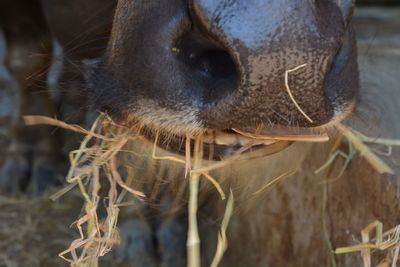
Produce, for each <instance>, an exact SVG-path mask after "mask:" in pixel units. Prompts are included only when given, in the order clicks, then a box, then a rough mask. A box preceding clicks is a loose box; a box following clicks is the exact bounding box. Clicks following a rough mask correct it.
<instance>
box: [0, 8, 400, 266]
mask: <svg viewBox="0 0 400 267" xmlns="http://www.w3.org/2000/svg"><path fill="white" fill-rule="evenodd" d="M355 21H356V28H357V33H358V36H359V47H360V48H359V53H360V58H361V59H360V65H361V72H362V77H364V78H365V77H367V76H368V77H369V78H368V82H367V83H364V85H365V86H378V87H379V84H380V81H381V80H382V79H385V80H388V81H389V82H391V83H393V86H397V87H398V85H399V84H400V71H399V69H400V67H399V65H400V64H399V63H400V8H390V9H380V8H362V9H359V10H358V12H357V14H356V19H355ZM385 58H391V59H393V58H398V61H397V62H399V63H398V64H397V67H396V64H394V65H393V68H390V69H392V72H391V73H376V72H374V71H370V69H371V68H366V67H365V66H366V65H367V64H368V65H369V64H375V65H377V66H378V65H380V64H393V62H395V61H393V60H392V61H386V60H385ZM371 77H374V80H375V82H373V81H371ZM384 104H385V103H383V105H384ZM391 110H394V109H391ZM385 128H387V129H391V131H388V132H387V136H386V137H392V138H400V136H398V135H397V136H396V133H400V123H399V124H398V125H387V127H385ZM385 135H386V134H385ZM1 144H2V140H0V145H1ZM0 163H1V159H0ZM50 194H51V192H49V193H47V194H45V195H43V196H41V197H40V198H28V197H23V196H21V197H15V196H13V197H11V196H6V195H0V267H6V266H7V267H18V266H30V267H36V266H41V267H45V266H68V264H67V263H66V262H64V261H63V260H62V259H60V258H59V257H58V256H57V255H58V254H59V253H60V252H61V251H63V250H65V249H66V248H67V247H68V246H69V244H70V242H71V241H72V240H74V239H75V238H77V237H78V233H77V231H76V228H75V227H70V226H71V225H72V224H73V223H74V222H75V221H76V219H77V218H78V217H79V214H80V213H81V207H82V203H83V202H82V200H81V198H80V196H79V194H78V193H77V192H73V191H72V192H70V193H68V194H67V195H65V196H64V197H62V198H61V199H60V200H58V201H56V202H53V201H51V200H49V198H48V197H49V195H50ZM114 260H116V258H115V256H113V255H110V256H108V257H107V259H105V260H104V262H103V264H102V266H111V265H110V264H111V262H112V261H114Z"/></svg>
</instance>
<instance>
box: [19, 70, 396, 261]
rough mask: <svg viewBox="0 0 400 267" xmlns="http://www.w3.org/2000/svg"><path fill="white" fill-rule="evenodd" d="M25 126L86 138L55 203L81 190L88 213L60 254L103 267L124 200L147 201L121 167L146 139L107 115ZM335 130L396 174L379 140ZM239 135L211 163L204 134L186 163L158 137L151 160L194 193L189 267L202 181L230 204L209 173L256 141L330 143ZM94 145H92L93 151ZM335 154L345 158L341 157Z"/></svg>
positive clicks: (222, 239) (195, 250)
mask: <svg viewBox="0 0 400 267" xmlns="http://www.w3.org/2000/svg"><path fill="white" fill-rule="evenodd" d="M301 67H304V66H303V65H302V66H299V67H297V68H296V69H293V70H290V71H288V72H287V74H286V75H288V73H290V72H292V71H295V70H297V69H299V68H301ZM289 91H290V90H289ZM294 102H295V101H294ZM299 110H301V109H299ZM303 115H304V114H303ZM25 121H26V123H27V124H28V125H35V124H47V125H53V126H56V127H61V128H65V129H68V130H72V131H75V132H78V133H82V134H85V135H86V136H85V138H84V139H83V141H82V143H81V145H80V147H79V149H77V150H76V151H72V152H71V153H70V161H71V168H70V170H69V172H68V175H67V182H68V183H69V184H68V185H67V186H66V187H65V188H64V189H62V190H60V191H59V192H58V193H56V194H54V195H53V196H52V198H53V199H57V198H59V197H61V196H62V195H63V194H65V193H67V192H68V191H69V190H71V189H72V188H74V187H76V186H77V187H78V188H79V190H80V192H81V194H82V196H83V198H84V200H85V207H84V210H85V214H84V215H83V216H82V217H81V218H79V219H78V221H77V222H76V227H77V228H78V230H79V233H80V238H78V239H76V240H74V241H73V242H72V243H71V245H70V247H69V248H68V249H67V250H65V251H63V252H62V253H60V257H62V258H63V259H64V260H66V261H67V262H69V263H70V264H71V266H98V259H99V257H101V256H104V255H105V254H106V253H108V252H109V251H110V250H111V249H112V247H113V246H114V245H116V244H118V243H119V236H118V230H117V222H118V215H119V210H120V207H121V206H125V205H127V203H123V202H122V201H123V199H124V196H125V195H126V194H128V193H129V194H131V195H133V196H134V197H136V198H137V199H138V200H139V201H143V200H145V199H146V195H145V194H144V193H143V192H140V191H138V190H135V189H133V188H131V186H130V184H131V182H132V181H124V180H123V178H122V177H121V175H120V173H119V172H118V168H117V167H118V164H119V163H118V154H119V153H120V152H126V150H125V148H124V147H125V146H126V144H128V143H129V142H131V141H136V140H138V139H140V138H142V136H140V134H139V133H137V132H135V131H132V130H131V129H127V128H124V127H121V126H118V125H116V124H115V123H113V122H112V121H111V120H110V119H109V118H108V117H107V116H105V115H101V116H100V117H99V118H98V119H97V120H96V121H95V123H94V124H93V126H92V128H91V129H90V130H86V129H84V128H82V127H80V126H77V125H69V124H66V123H64V122H61V121H58V120H56V119H52V118H48V117H42V116H27V117H25ZM336 127H337V129H338V130H339V131H340V132H341V133H342V135H343V136H345V137H346V138H347V139H348V141H349V142H350V143H351V144H352V145H353V146H354V147H355V148H356V149H358V150H359V151H360V152H361V155H362V156H364V157H365V158H366V159H367V160H368V161H369V162H370V163H371V164H372V165H373V166H374V167H375V168H376V169H377V171H379V172H382V173H383V172H387V173H393V170H391V169H390V168H389V167H388V166H387V165H386V164H385V163H384V162H383V161H382V160H380V159H379V157H377V156H376V155H375V154H374V153H373V152H372V151H371V150H370V149H369V148H368V147H367V146H366V145H365V144H364V143H371V142H373V141H374V140H375V139H371V138H367V137H365V136H363V135H361V134H359V133H357V132H355V131H353V130H351V129H350V128H348V127H345V126H343V125H341V124H339V125H337V126H336ZM234 131H235V132H236V133H237V134H241V135H243V136H246V137H250V138H251V140H250V141H249V142H248V144H247V145H244V146H243V147H242V148H240V149H239V150H238V151H236V152H235V153H233V154H232V155H231V156H230V157H228V158H226V159H225V160H222V161H220V162H211V163H210V162H207V163H206V162H205V161H203V141H202V139H203V138H202V136H201V135H199V136H196V137H194V138H193V139H194V142H195V145H194V153H193V155H194V156H193V158H191V151H190V144H191V137H189V136H186V143H185V144H186V156H185V157H184V158H182V157H179V156H158V155H157V143H158V138H159V134H158V133H157V134H156V136H155V141H154V146H153V150H152V155H150V156H151V158H153V159H154V160H163V161H173V162H176V163H179V164H181V165H182V169H183V171H184V172H185V176H188V179H189V191H190V194H189V204H188V216H189V218H188V221H189V230H188V240H187V252H188V266H190V267H198V266H200V264H201V262H200V237H199V233H198V223H197V209H198V194H199V182H200V179H201V178H202V177H203V178H205V179H206V180H207V181H209V182H210V183H211V184H212V185H213V186H214V187H215V188H216V190H217V191H218V193H219V194H220V196H221V199H222V200H225V199H226V194H225V193H224V191H223V189H222V187H221V186H220V185H219V183H218V182H217V179H215V178H213V177H212V176H211V174H210V172H211V171H213V170H216V169H219V168H222V167H226V166H228V165H230V164H234V163H235V162H237V161H238V160H243V159H249V158H251V157H249V156H248V155H247V153H244V152H245V151H247V150H248V149H250V148H251V147H252V146H254V145H255V144H256V143H257V142H255V141H257V140H265V139H273V140H278V141H279V142H277V143H276V145H275V146H271V151H270V152H271V153H275V152H278V151H280V150H281V149H283V148H285V147H287V146H288V144H289V143H288V142H289V141H303V142H324V141H327V140H328V139H329V138H328V136H327V135H326V134H320V135H273V136H272V135H271V136H265V135H259V134H252V133H246V132H243V131H240V130H237V129H234ZM389 141H390V140H386V139H376V143H382V144H385V145H398V143H396V142H397V141H396V142H389ZM89 144H91V145H90V146H89ZM129 152H133V151H129ZM249 154H250V153H249ZM255 154H257V152H255ZM333 154H334V153H332V155H331V156H333ZM336 155H340V154H339V153H337V154H336ZM332 162H333V159H330V161H329V162H328V163H327V164H325V166H323V168H322V169H324V168H326V167H328V166H329V165H330V163H332ZM101 173H103V175H101ZM294 173H295V171H288V172H285V173H284V174H282V175H280V176H278V177H277V178H275V179H273V180H272V181H271V182H270V183H268V184H267V185H265V186H264V187H262V188H260V189H259V190H258V191H257V192H256V193H255V194H256V195H257V194H260V193H262V192H264V191H265V190H266V189H267V188H269V187H271V186H273V185H274V184H276V183H277V182H278V181H280V180H282V179H284V178H286V177H289V176H291V175H293V174H294ZM103 176H105V177H106V181H101V179H102V177H103ZM182 179H185V177H182ZM104 183H108V184H109V191H108V195H107V196H106V197H104V196H103V197H102V196H100V193H99V192H100V188H101V187H102V185H104ZM119 192H120V193H119ZM233 199H234V197H233V193H232V192H230V194H229V198H228V200H227V204H226V209H225V215H224V218H223V221H222V224H221V229H220V232H219V234H218V244H217V251H216V254H215V257H214V260H213V262H212V266H217V265H218V264H219V262H220V261H221V260H222V257H223V254H224V252H225V251H226V249H227V246H228V243H227V236H226V230H227V228H228V224H229V220H230V218H231V216H232V213H233V202H234V200H233ZM101 200H106V201H107V205H106V212H107V213H106V218H104V219H103V220H100V219H99V218H98V215H97V210H98V205H99V203H100V201H101ZM84 226H85V227H84ZM396 233H397V232H396ZM383 236H385V234H383ZM391 241H392V243H390V244H394V243H395V241H396V242H397V241H398V235H397V234H396V238H391ZM386 244H388V243H386ZM380 245H381V243H379V242H378V243H376V244H375V248H379V247H380ZM391 247H392V246H391ZM396 251H398V250H396ZM339 252H341V253H342V252H347V250H342V251H339Z"/></svg>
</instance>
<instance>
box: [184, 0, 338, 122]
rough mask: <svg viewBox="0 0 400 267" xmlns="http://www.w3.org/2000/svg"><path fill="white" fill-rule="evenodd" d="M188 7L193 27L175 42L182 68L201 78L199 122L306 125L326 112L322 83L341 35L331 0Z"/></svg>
mask: <svg viewBox="0 0 400 267" xmlns="http://www.w3.org/2000/svg"><path fill="white" fill-rule="evenodd" d="M317 2H318V1H317ZM190 14H191V18H192V21H193V25H194V27H193V28H194V30H193V31H192V32H190V33H189V34H186V35H185V36H183V37H182V38H180V39H179V41H178V43H177V49H178V50H179V51H180V52H181V53H179V55H180V57H181V60H182V61H183V62H184V64H186V66H189V68H188V69H189V72H190V75H192V77H201V78H198V81H200V83H202V86H201V87H200V88H202V89H200V90H201V92H196V94H197V95H201V96H202V100H203V103H204V104H205V105H204V107H203V109H202V110H201V111H200V116H201V117H202V119H203V121H204V124H205V125H206V126H207V127H212V128H232V127H238V126H251V125H259V124H260V123H265V122H273V123H276V124H283V125H292V124H296V125H304V126H310V125H319V124H323V123H325V122H327V121H328V120H329V119H330V118H331V117H332V114H333V108H332V106H331V105H330V103H329V98H327V97H326V92H325V89H324V82H325V77H326V74H327V73H328V72H329V70H330V68H331V66H332V63H333V61H334V57H335V55H336V53H337V51H338V50H339V48H340V40H341V35H343V29H344V21H343V14H342V13H341V10H340V9H339V7H338V5H336V4H334V3H333V2H332V1H320V2H319V3H318V4H317V5H315V4H313V2H312V1H308V0H299V1H286V0H281V1H268V3H266V1H226V0H193V1H191V6H190ZM299 66H303V67H302V68H297V67H299ZM289 73H290V75H289ZM244 111H245V112H244Z"/></svg>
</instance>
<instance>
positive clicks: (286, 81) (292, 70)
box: [285, 64, 314, 123]
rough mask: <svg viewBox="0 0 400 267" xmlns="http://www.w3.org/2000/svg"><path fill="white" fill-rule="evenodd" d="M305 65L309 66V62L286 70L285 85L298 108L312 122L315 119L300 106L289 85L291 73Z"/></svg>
mask: <svg viewBox="0 0 400 267" xmlns="http://www.w3.org/2000/svg"><path fill="white" fill-rule="evenodd" d="M305 66H307V64H303V65H300V66H297V67H296V68H294V69H290V70H287V71H286V72H285V86H286V91H287V92H288V94H289V97H290V99H291V100H292V102H293V104H294V105H295V106H296V108H297V109H298V110H299V111H300V113H301V114H302V115H303V116H304V117H305V118H306V119H307V120H308V121H309V122H311V123H313V122H314V121H313V120H312V119H311V118H310V117H309V116H308V115H307V114H306V113H305V112H304V110H303V109H302V108H301V107H300V106H299V104H298V103H297V101H296V99H294V96H293V94H292V90H290V86H289V74H290V73H292V72H295V71H297V70H299V69H301V68H304V67H305Z"/></svg>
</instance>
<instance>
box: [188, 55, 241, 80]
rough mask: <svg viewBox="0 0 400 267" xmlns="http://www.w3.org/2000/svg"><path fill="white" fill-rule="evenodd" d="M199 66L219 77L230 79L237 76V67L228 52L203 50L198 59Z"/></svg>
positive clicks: (202, 69)
mask: <svg viewBox="0 0 400 267" xmlns="http://www.w3.org/2000/svg"><path fill="white" fill-rule="evenodd" d="M196 61H197V62H196V65H197V67H198V68H199V69H200V70H201V71H203V72H205V73H207V74H208V75H210V76H212V77H214V78H217V79H229V78H234V77H235V76H236V67H235V63H234V62H233V60H232V58H231V56H230V55H229V53H228V52H225V51H223V50H209V51H205V52H202V53H201V54H200V55H199V56H198V57H197V59H196Z"/></svg>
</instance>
